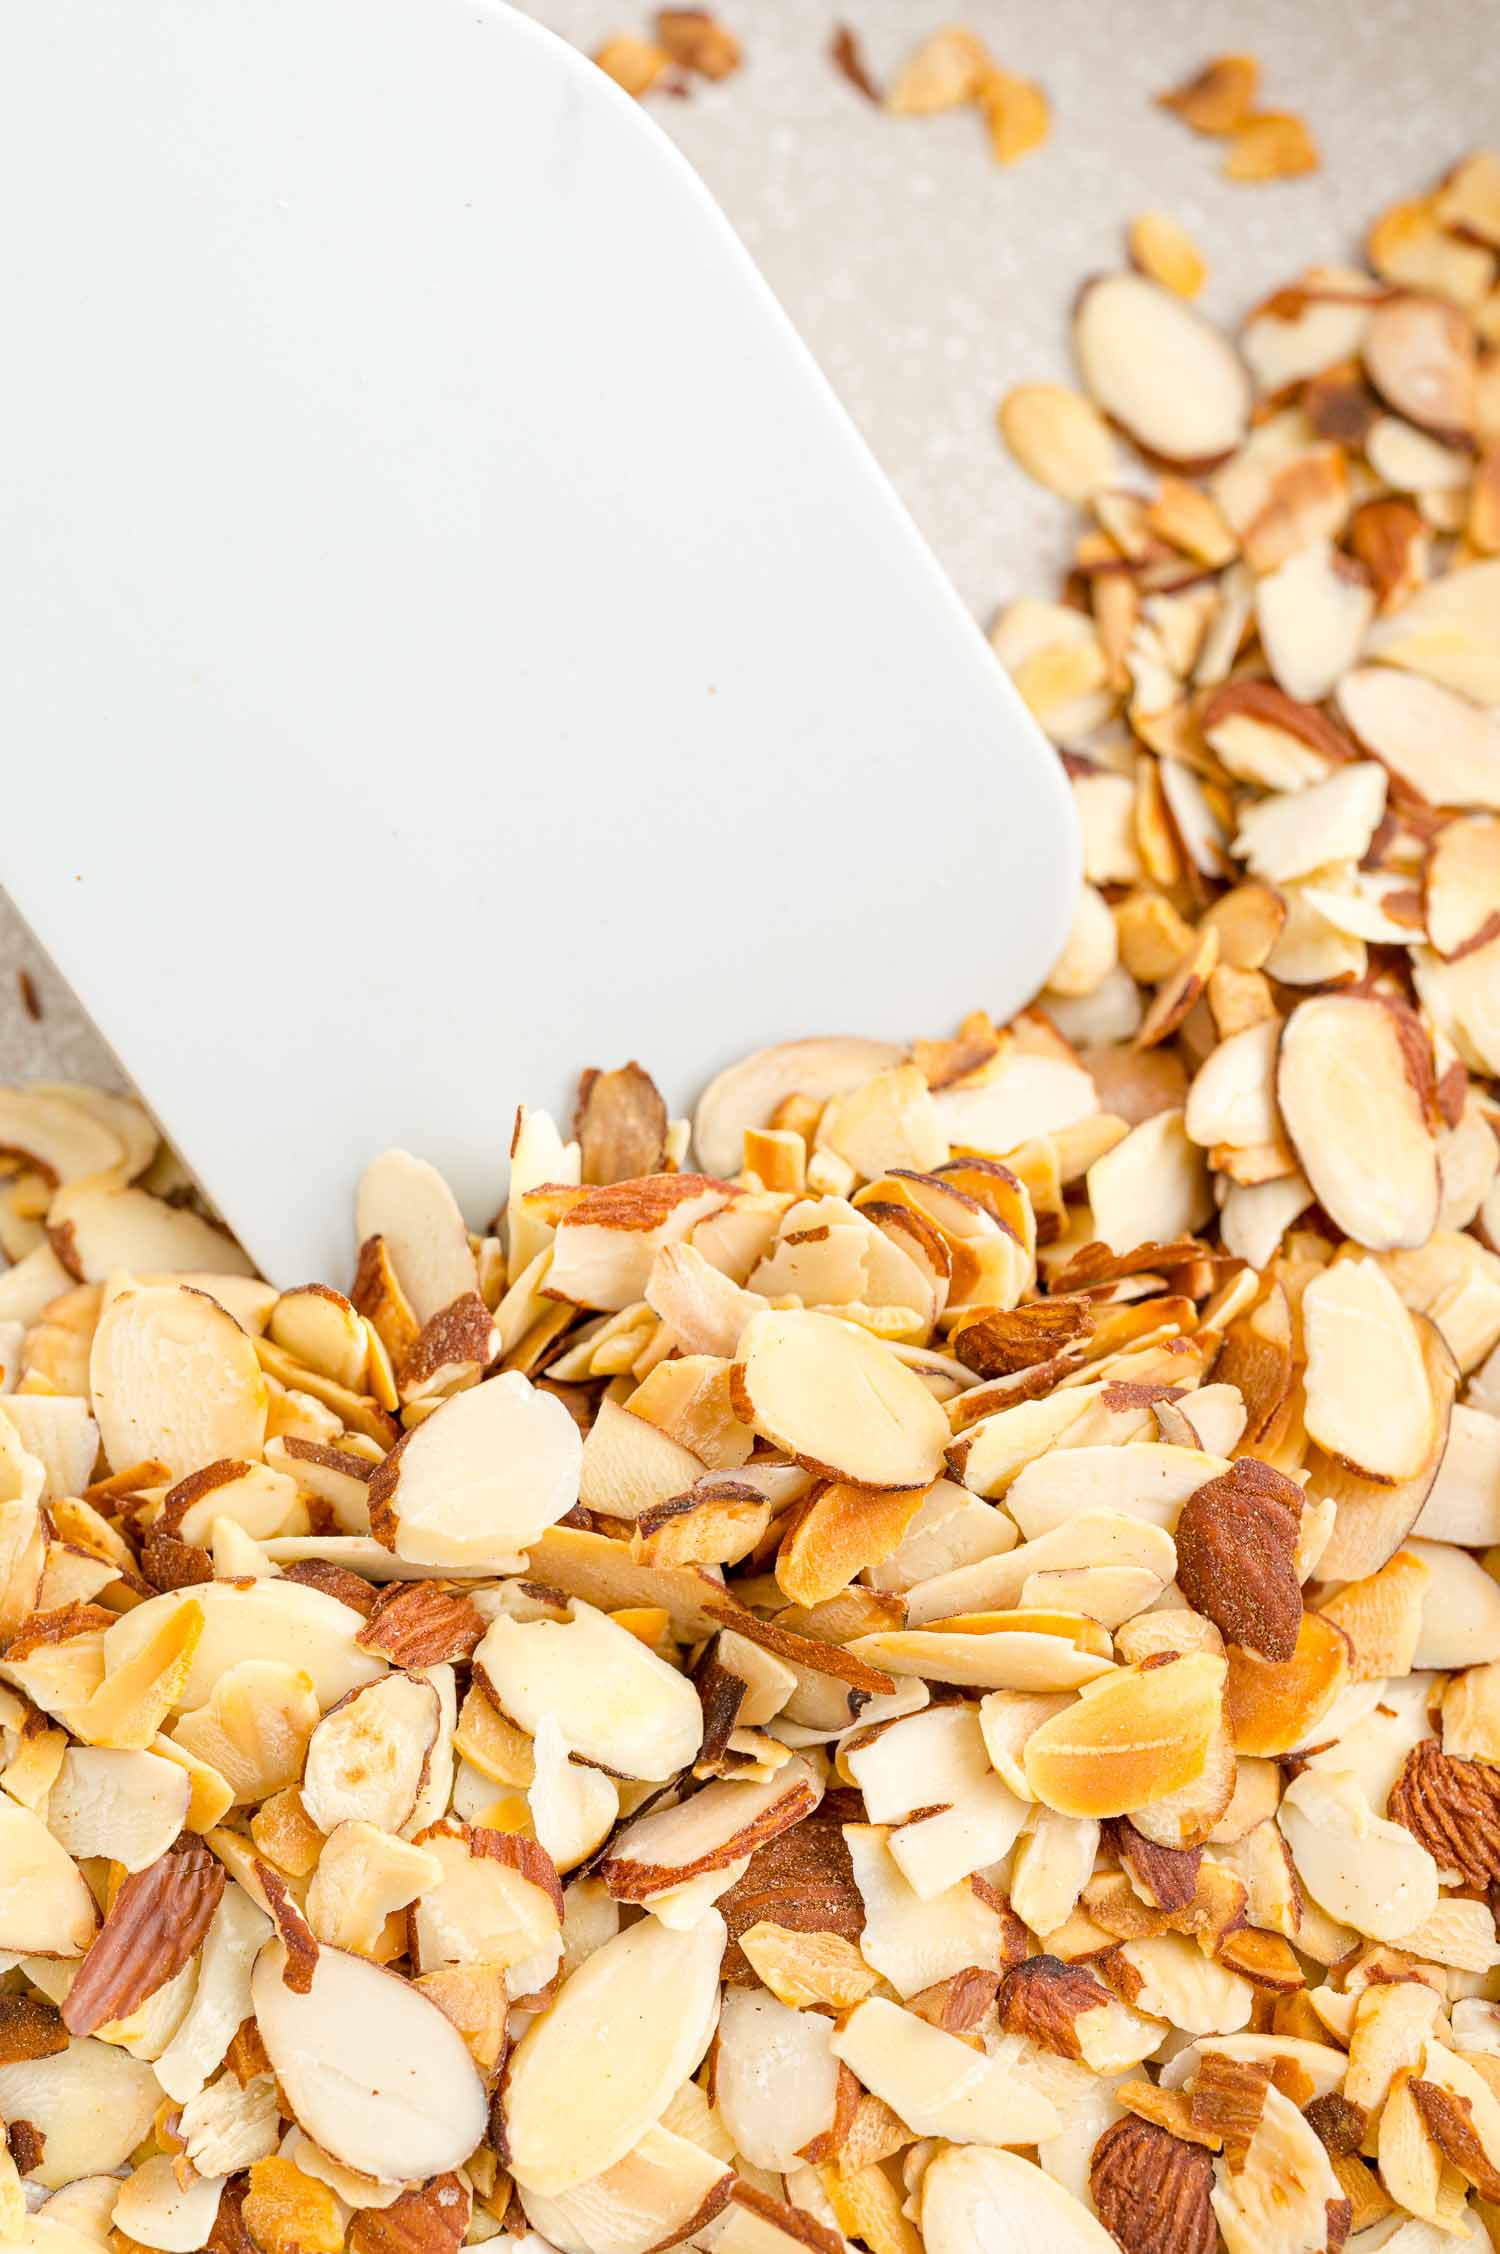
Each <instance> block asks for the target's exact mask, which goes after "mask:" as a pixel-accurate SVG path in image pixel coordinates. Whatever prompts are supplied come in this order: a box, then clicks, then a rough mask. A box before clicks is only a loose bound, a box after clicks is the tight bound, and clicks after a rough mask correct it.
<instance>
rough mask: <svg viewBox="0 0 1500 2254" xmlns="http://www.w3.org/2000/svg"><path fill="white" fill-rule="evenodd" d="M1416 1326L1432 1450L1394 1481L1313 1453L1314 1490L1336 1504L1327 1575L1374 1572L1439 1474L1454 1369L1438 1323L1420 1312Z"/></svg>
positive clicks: (1346, 1577) (1324, 1566)
mask: <svg viewBox="0 0 1500 2254" xmlns="http://www.w3.org/2000/svg"><path fill="white" fill-rule="evenodd" d="M1416 1328H1417V1333H1418V1338H1419V1342H1420V1345H1421V1350H1422V1357H1423V1362H1424V1364H1425V1368H1426V1374H1427V1385H1428V1391H1429V1395H1430V1397H1431V1400H1432V1404H1433V1410H1434V1417H1435V1432H1434V1440H1433V1449H1432V1454H1431V1456H1430V1457H1429V1459H1428V1461H1427V1463H1426V1464H1424V1465H1423V1467H1422V1469H1421V1470H1420V1471H1419V1472H1418V1473H1417V1475H1416V1477H1415V1478H1414V1479H1410V1480H1406V1481H1403V1482H1401V1483H1399V1484H1398V1485H1395V1486H1388V1485H1386V1484H1384V1483H1383V1482H1380V1481H1376V1480H1369V1479H1365V1478H1363V1477H1362V1476H1361V1475H1360V1474H1359V1473H1358V1472H1355V1471H1351V1470H1349V1469H1348V1468H1347V1467H1346V1466H1344V1465H1342V1464H1339V1463H1335V1462H1333V1461H1332V1460H1330V1459H1329V1458H1327V1457H1324V1456H1321V1455H1314V1457H1313V1460H1312V1463H1311V1465H1310V1467H1309V1468H1310V1470H1311V1473H1312V1482H1313V1489H1314V1492H1316V1493H1318V1494H1320V1495H1321V1496H1322V1497H1323V1498H1324V1500H1325V1501H1326V1502H1331V1503H1332V1504H1333V1506H1334V1523H1333V1530H1332V1532H1331V1534H1330V1535H1329V1537H1328V1541H1327V1543H1326V1545H1325V1547H1324V1549H1323V1551H1322V1554H1321V1556H1320V1557H1319V1559H1318V1570H1319V1572H1320V1573H1321V1574H1322V1576H1323V1578H1324V1579H1325V1580H1329V1581H1357V1580H1364V1579H1366V1578H1367V1577H1368V1576H1369V1575H1370V1574H1372V1573H1375V1572H1378V1570H1379V1569H1380V1567H1381V1566H1383V1565H1384V1564H1385V1562H1386V1560H1387V1559H1388V1558H1389V1557H1391V1556H1392V1555H1393V1554H1394V1552H1395V1551H1396V1550H1397V1549H1399V1548H1400V1546H1401V1544H1402V1543H1403V1542H1404V1541H1405V1540H1406V1538H1407V1536H1408V1535H1409V1534H1410V1532H1411V1529H1412V1527H1413V1525H1414V1524H1415V1522H1416V1519H1417V1517H1418V1515H1419V1514H1420V1512H1421V1510H1422V1506H1423V1504H1424V1503H1425V1502H1426V1500H1427V1497H1428V1495H1429V1494H1430V1493H1431V1491H1432V1488H1433V1485H1434V1483H1435V1481H1436V1479H1437V1477H1438V1473H1439V1469H1440V1467H1441V1464H1442V1461H1443V1458H1444V1454H1445V1452H1446V1449H1447V1446H1448V1434H1449V1430H1450V1422H1451V1417H1452V1411H1453V1397H1454V1393H1455V1391H1456V1389H1457V1384H1458V1371H1457V1368H1456V1367H1455V1364H1454V1360H1453V1356H1452V1354H1451V1353H1450V1352H1449V1350H1448V1347H1447V1345H1446V1344H1445V1342H1444V1340H1443V1337H1442V1334H1441V1333H1440V1331H1439V1330H1438V1328H1437V1326H1436V1324H1434V1323H1432V1322H1430V1321H1428V1320H1427V1318H1426V1317H1424V1316H1420V1315H1419V1316H1417V1317H1416Z"/></svg>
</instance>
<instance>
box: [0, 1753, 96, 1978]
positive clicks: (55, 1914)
mask: <svg viewBox="0 0 1500 2254" xmlns="http://www.w3.org/2000/svg"><path fill="white" fill-rule="evenodd" d="M98 1922H99V1920H98V1913H97V1911H96V1910H95V1908H94V1898H93V1896H92V1894H91V1893H90V1892H89V1889H88V1886H87V1885H86V1883H85V1881H84V1878H83V1875H82V1873H81V1872H80V1871H79V1869H78V1866H77V1864H76V1863H75V1862H74V1861H73V1858H72V1856H71V1855H70V1854H69V1853H68V1852H67V1850H66V1848H64V1847H63V1846H62V1845H61V1843H60V1842H59V1841H58V1840H56V1839H54V1838H53V1836H52V1834H51V1832H50V1831H49V1830H48V1829H47V1826H46V1825H45V1824H44V1823H43V1821H42V1819H41V1817H40V1816H38V1815H35V1814H33V1812H32V1810H31V1809H30V1808H27V1807H23V1806H22V1804H21V1802H20V1801H19V1800H13V1799H12V1798H11V1797H10V1795H9V1794H8V1793H0V1949H4V1950H6V1951H8V1952H9V1953H10V1954H11V1955H13V1956H22V1955H26V1956H36V1957H81V1956H82V1955H83V1953H84V1951H85V1950H86V1949H87V1948H88V1947H89V1945H90V1943H91V1942H92V1940H93V1938H94V1933H95V1929H96V1927H97V1925H98Z"/></svg>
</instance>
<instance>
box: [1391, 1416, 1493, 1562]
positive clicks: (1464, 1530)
mask: <svg viewBox="0 0 1500 2254" xmlns="http://www.w3.org/2000/svg"><path fill="white" fill-rule="evenodd" d="M1412 1532H1413V1534H1417V1535H1420V1536H1422V1537H1423V1538H1424V1539H1425V1540H1427V1541H1429V1542H1457V1543H1458V1544H1459V1545H1460V1547H1461V1548H1463V1549H1471V1550H1475V1549H1488V1548H1489V1547H1490V1546H1491V1545H1492V1544H1493V1543H1496V1542H1500V1417H1495V1416H1491V1415H1489V1414H1488V1413H1487V1412H1486V1411H1485V1410H1483V1409H1471V1408H1468V1407H1467V1406H1460V1407H1457V1408H1455V1409H1454V1411H1453V1422H1452V1424H1451V1425H1450V1427H1449V1431H1448V1445H1447V1447H1446V1448H1445V1450H1444V1451H1443V1460H1442V1462H1441V1464H1440V1465H1439V1467H1438V1474H1437V1477H1436V1479H1435V1480H1434V1481H1433V1483H1432V1487H1431V1489H1430V1491H1429V1493H1428V1496H1427V1500H1426V1502H1425V1503H1424V1504H1423V1505H1422V1508H1421V1511H1420V1512H1419V1513H1418V1515H1417V1518H1416V1520H1415V1521H1414V1523H1413V1526H1412Z"/></svg>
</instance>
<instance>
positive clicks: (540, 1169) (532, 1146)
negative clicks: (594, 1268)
mask: <svg viewBox="0 0 1500 2254" xmlns="http://www.w3.org/2000/svg"><path fill="white" fill-rule="evenodd" d="M581 1178H582V1154H581V1153H580V1151H579V1148H578V1145H577V1143H576V1142H570V1143H564V1141H563V1139H562V1137H561V1135H560V1134H559V1133H558V1131H557V1123H556V1121H555V1120H554V1119H553V1118H552V1116H551V1114H550V1113H549V1112H545V1111H534V1110H531V1109H530V1108H528V1106H527V1105H525V1104H520V1105H518V1106H517V1109H516V1118H515V1126H514V1129H513V1130H512V1133H511V1142H510V1182H509V1185H508V1188H507V1191H506V1204H505V1230H506V1242H507V1245H508V1247H509V1253H508V1258H507V1263H506V1272H507V1275H508V1278H509V1280H510V1282H511V1284H512V1285H514V1284H515V1282H516V1281H517V1279H518V1277H520V1276H521V1275H522V1274H523V1273H524V1271H525V1270H526V1269H527V1268H528V1267H529V1266H530V1264H531V1263H532V1261H534V1260H535V1259H536V1258H537V1256H538V1254H539V1253H541V1252H544V1251H545V1250H546V1249H547V1248H548V1246H550V1244H551V1242H552V1235H553V1228H554V1222H553V1220H551V1219H549V1218H547V1217H546V1216H545V1215H544V1214H543V1212H542V1211H541V1209H540V1208H538V1207H536V1206H533V1205H532V1204H530V1203H529V1202H528V1200H529V1195H530V1192H531V1191H533V1190H536V1189H540V1188H541V1187H542V1186H543V1185H544V1184H546V1183H561V1184H563V1185H569V1184H573V1185H576V1184H577V1183H578V1182H579V1181H580V1180H581Z"/></svg>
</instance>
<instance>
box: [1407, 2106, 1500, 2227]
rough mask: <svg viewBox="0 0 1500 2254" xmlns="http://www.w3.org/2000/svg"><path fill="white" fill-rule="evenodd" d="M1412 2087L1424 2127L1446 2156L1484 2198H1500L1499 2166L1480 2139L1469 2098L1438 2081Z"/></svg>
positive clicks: (1444, 2156)
mask: <svg viewBox="0 0 1500 2254" xmlns="http://www.w3.org/2000/svg"><path fill="white" fill-rule="evenodd" d="M1409 2086H1410V2089H1411V2094H1412V2098H1413V2101H1414V2102H1415V2104H1416V2108H1417V2111H1418V2112H1419V2113H1420V2114H1421V2116H1422V2126H1423V2128H1424V2129H1425V2130H1426V2131H1427V2134H1428V2135H1429V2136H1430V2137H1431V2139H1432V2141H1433V2143H1434V2144H1435V2145H1436V2146H1437V2147H1438V2150H1439V2151H1440V2152H1441V2153H1442V2155H1443V2158H1444V2159H1445V2160H1447V2161H1449V2162H1451V2164H1452V2165H1453V2166H1454V2167H1455V2168H1457V2169H1458V2171H1459V2173H1460V2174H1461V2175H1464V2176H1467V2177H1468V2179H1469V2182H1470V2183H1471V2184H1472V2185H1473V2186H1474V2189H1475V2190H1476V2191H1477V2192H1478V2194H1479V2196H1480V2198H1481V2199H1490V2200H1494V2199H1500V2168H1497V2167H1496V2165H1495V2162H1494V2161H1493V2160H1492V2159H1491V2158H1490V2156H1489V2154H1488V2153H1487V2152H1486V2151H1485V2149H1484V2146H1483V2144H1482V2143H1481V2142H1480V2140H1479V2136H1478V2134H1477V2132H1476V2130H1475V2127H1474V2109H1473V2107H1472V2106H1471V2105H1470V2103H1469V2101H1468V2099H1467V2098H1466V2097H1455V2096H1454V2095H1453V2092H1452V2091H1451V2090H1444V2089H1439V2087H1438V2085H1437V2084H1436V2083H1435V2082H1424V2081H1414V2082H1412V2083H1411V2084H1410V2085H1409Z"/></svg>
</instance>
